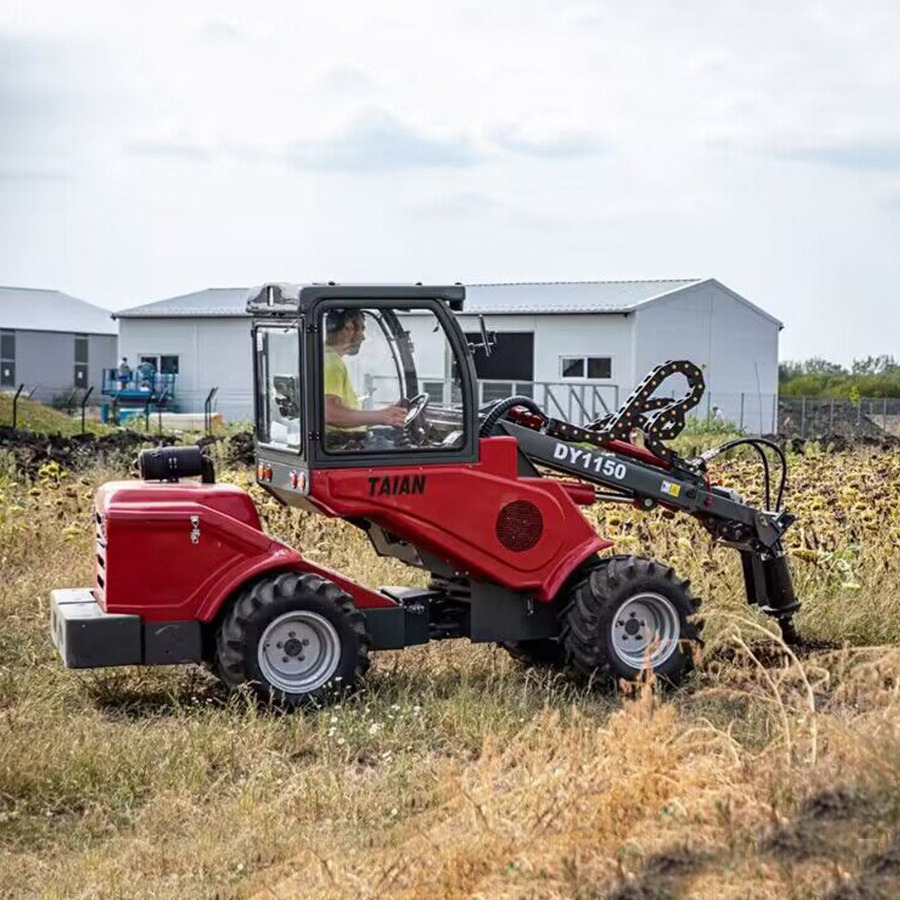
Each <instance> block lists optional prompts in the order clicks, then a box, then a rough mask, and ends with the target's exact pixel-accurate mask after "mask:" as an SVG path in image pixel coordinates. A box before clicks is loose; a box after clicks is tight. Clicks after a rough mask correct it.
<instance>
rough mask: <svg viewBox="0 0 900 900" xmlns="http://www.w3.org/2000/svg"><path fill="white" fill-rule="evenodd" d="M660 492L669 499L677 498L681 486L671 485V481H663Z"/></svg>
mask: <svg viewBox="0 0 900 900" xmlns="http://www.w3.org/2000/svg"><path fill="white" fill-rule="evenodd" d="M660 490H661V491H662V492H663V493H664V494H668V495H669V496H670V497H677V496H678V495H679V494H680V493H681V485H680V484H673V483H672V482H671V481H664V482H663V483H662V487H661V488H660Z"/></svg>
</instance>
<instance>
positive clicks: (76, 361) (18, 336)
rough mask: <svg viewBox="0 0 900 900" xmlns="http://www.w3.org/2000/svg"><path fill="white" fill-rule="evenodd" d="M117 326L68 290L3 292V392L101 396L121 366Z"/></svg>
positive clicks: (0, 327)
mask: <svg viewBox="0 0 900 900" xmlns="http://www.w3.org/2000/svg"><path fill="white" fill-rule="evenodd" d="M116 334H117V328H116V323H115V322H114V321H113V319H112V317H111V313H110V311H109V310H108V309H102V308H101V307H99V306H95V305H94V304H92V303H88V302H87V301H85V300H80V299H78V298H77V297H72V296H70V295H69V294H64V293H63V292H62V291H53V290H44V289H40V288H22V287H0V389H3V390H13V389H15V388H17V387H18V386H19V385H20V384H22V385H24V386H25V388H24V390H25V391H26V392H27V393H28V394H30V395H31V396H33V397H35V398H36V399H41V400H49V399H51V398H52V397H54V396H56V395H61V394H66V393H67V392H70V391H72V389H73V388H78V389H81V390H87V389H88V388H90V387H94V388H95V389H96V390H97V392H98V393H99V387H100V384H101V381H102V370H103V369H104V368H110V367H112V366H114V365H115V363H116Z"/></svg>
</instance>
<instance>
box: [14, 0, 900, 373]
mask: <svg viewBox="0 0 900 900" xmlns="http://www.w3.org/2000/svg"><path fill="white" fill-rule="evenodd" d="M898 47H900V4H898V3H897V2H896V0H856V2H849V0H819V2H815V0H753V2H749V0H748V2H745V3H734V2H728V0H646V2H641V0H637V2H636V0H603V2H583V0H572V2H565V0H557V2H553V3H550V2H542V3H537V2H531V0H514V2H513V0H491V2H490V3H484V2H483V0H481V2H475V0H473V2H469V0H445V2H444V3H442V4H429V3H422V2H421V0H409V2H407V0H380V2H378V3H377V4H375V3H371V2H362V0H360V2H348V0H330V2H329V3H321V2H317V3H310V2H304V0H292V2H285V3H281V2H264V0H256V2H253V3H247V2H246V0H244V2H233V0H215V2H204V0H194V2H191V0H177V2H170V0H155V2H153V3H136V2H124V0H115V2H97V0H80V2H79V3H71V2H63V0H55V2H51V0H3V3H2V4H0V284H12V285H24V286H34V287H53V288H59V289H61V290H65V291H67V292H69V293H72V294H75V295H77V296H80V297H83V298H84V299H87V300H91V301H93V302H95V303H99V304H101V305H104V306H107V307H110V308H121V307H124V306H131V305H134V304H137V303H142V302H146V301H150V300H155V299H160V298H162V297H166V296H171V295H175V294H180V293H186V292H188V291H191V290H195V289H198V288H202V287H207V286H222V287H228V286H238V285H248V284H254V283H258V282H261V281H266V280H276V279H283V280H292V281H306V280H327V279H335V280H348V281H349V280H354V281H362V280H376V281H386V280H400V281H417V280H423V281H429V280H431V281H443V280H451V281H464V282H465V281H469V282H475V281H528V280H539V281H544V280H550V281H552V280H592V279H607V278H668V277H695V276H708V275H710V276H714V277H717V278H719V279H720V280H721V281H723V282H725V283H726V284H727V285H729V286H730V287H732V288H734V289H735V290H737V291H739V292H741V293H743V294H744V295H745V296H746V297H748V298H749V299H750V300H752V301H754V302H756V303H758V304H760V305H761V306H763V307H764V308H766V309H767V310H769V311H770V312H772V313H773V314H775V315H777V316H778V317H779V318H781V319H783V320H784V322H785V323H786V327H785V330H784V332H783V335H782V355H783V356H785V357H789V358H797V357H805V356H810V355H824V356H827V357H830V358H833V359H837V360H840V361H844V362H846V361H849V360H850V359H851V358H853V357H854V356H860V355H866V354H869V353H894V354H896V355H897V356H900V346H898V344H900V287H898V286H900V51H898Z"/></svg>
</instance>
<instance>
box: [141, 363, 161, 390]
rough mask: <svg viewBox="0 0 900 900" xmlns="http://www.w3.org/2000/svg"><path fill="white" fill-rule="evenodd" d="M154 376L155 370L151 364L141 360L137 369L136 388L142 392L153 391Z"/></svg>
mask: <svg viewBox="0 0 900 900" xmlns="http://www.w3.org/2000/svg"><path fill="white" fill-rule="evenodd" d="M155 375H156V368H155V367H154V365H153V363H151V362H149V361H148V360H146V359H145V360H143V361H142V362H141V364H140V365H139V366H138V367H137V376H138V387H139V389H140V390H142V391H150V390H153V379H154V376H155Z"/></svg>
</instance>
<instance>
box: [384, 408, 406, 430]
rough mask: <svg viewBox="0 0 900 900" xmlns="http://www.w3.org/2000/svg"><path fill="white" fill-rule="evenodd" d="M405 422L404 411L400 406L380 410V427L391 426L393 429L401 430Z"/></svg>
mask: <svg viewBox="0 0 900 900" xmlns="http://www.w3.org/2000/svg"><path fill="white" fill-rule="evenodd" d="M405 422H406V410H405V409H404V408H403V407H402V406H386V407H385V408H384V409H383V410H381V418H380V419H379V423H380V424H381V425H393V426H394V428H402V427H403V425H404V424H405Z"/></svg>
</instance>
